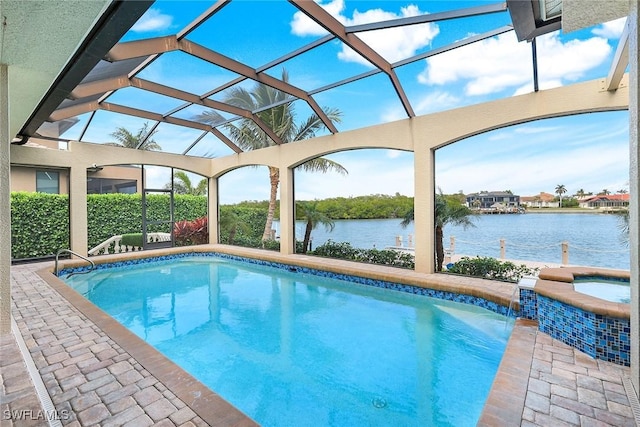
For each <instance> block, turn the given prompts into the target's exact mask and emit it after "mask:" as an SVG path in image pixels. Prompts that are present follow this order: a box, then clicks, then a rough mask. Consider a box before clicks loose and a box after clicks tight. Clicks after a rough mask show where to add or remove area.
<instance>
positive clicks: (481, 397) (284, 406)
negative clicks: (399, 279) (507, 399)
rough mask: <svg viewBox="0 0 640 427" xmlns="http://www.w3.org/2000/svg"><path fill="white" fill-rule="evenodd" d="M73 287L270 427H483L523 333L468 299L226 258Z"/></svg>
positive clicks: (161, 266)
mask: <svg viewBox="0 0 640 427" xmlns="http://www.w3.org/2000/svg"><path fill="white" fill-rule="evenodd" d="M66 282H67V283H68V284H69V285H70V286H72V287H73V288H74V289H75V290H77V291H78V292H80V293H81V294H83V295H84V296H85V297H86V298H88V299H89V300H90V301H92V302H93V303H94V304H96V305H97V306H98V307H100V308H102V309H103V310H104V311H106V312H107V313H108V314H110V315H111V316H112V317H114V318H115V319H116V320H118V321H119V322H120V323H122V324H123V325H124V326H126V327H127V328H128V329H130V330H131V331H133V332H134V333H135V334H136V335H138V336H139V337H140V338H142V339H144V340H145V341H147V342H148V343H149V344H151V345H153V346H154V347H155V348H157V349H158V350H159V351H160V352H162V353H163V354H165V355H166V356H167V357H168V358H169V359H171V360H172V361H174V362H175V363H176V364H178V365H179V366H181V367H182V368H183V369H185V370H186V371H188V372H189V373H191V374H192V375H193V376H194V377H196V378H197V379H198V380H200V381H201V382H202V383H204V384H205V385H206V386H207V387H209V388H211V389H212V390H214V391H215V392H216V393H218V394H219V395H221V396H222V397H223V398H225V399H226V400H227V401H229V402H230V403H231V404H233V405H234V406H236V407H237V408H238V409H240V410H241V411H243V412H244V413H245V414H247V415H248V416H250V417H251V418H253V419H254V420H255V421H257V422H258V423H260V424H261V425H264V426H287V425H291V426H303V425H304V426H314V425H318V426H329V425H336V426H350V425H370V426H377V425H390V426H400V425H402V426H412V425H415V426H425V425H429V426H475V425H476V423H477V421H478V418H479V416H480V413H481V411H482V408H483V405H484V402H485V400H486V398H487V396H488V393H489V390H490V388H491V384H492V382H493V378H494V376H495V374H496V372H497V369H498V365H499V363H500V359H501V357H502V354H503V352H504V349H505V347H506V343H507V339H508V337H509V334H510V332H511V326H512V324H511V322H508V321H507V320H506V318H505V317H504V316H501V315H499V314H496V313H493V312H491V311H489V310H486V309H484V308H480V307H476V306H472V305H468V304H461V303H456V302H451V301H445V300H440V299H435V298H430V297H427V296H419V295H412V294H409V293H405V292H398V291H391V290H387V289H380V288H376V287H373V286H366V285H359V284H355V283H350V282H345V281H341V280H337V279H331V278H327V277H319V276H316V275H313V274H306V273H299V272H291V271H286V270H284V269H280V268H275V267H266V266H258V265H254V264H248V263H243V262H239V261H235V260H229V259H223V258H218V257H215V256H210V257H202V256H198V257H184V258H180V259H177V260H175V259H174V260H169V261H157V262H148V263H143V264H139V265H137V266H135V267H134V268H132V267H115V268H103V269H100V270H97V271H94V272H91V273H89V274H82V275H74V276H72V277H70V278H68V279H66Z"/></svg>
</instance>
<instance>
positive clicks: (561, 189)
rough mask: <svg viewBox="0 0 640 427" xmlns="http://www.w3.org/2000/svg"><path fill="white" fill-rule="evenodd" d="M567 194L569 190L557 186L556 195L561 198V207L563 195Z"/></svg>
mask: <svg viewBox="0 0 640 427" xmlns="http://www.w3.org/2000/svg"><path fill="white" fill-rule="evenodd" d="M566 192H567V188H566V187H565V186H564V185H562V184H558V185H556V194H557V195H558V197H560V206H559V207H562V195H563V194H565V193H566Z"/></svg>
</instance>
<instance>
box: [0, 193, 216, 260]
mask: <svg viewBox="0 0 640 427" xmlns="http://www.w3.org/2000/svg"><path fill="white" fill-rule="evenodd" d="M68 200H69V197H68V196H67V195H62V194H45V193H27V192H12V193H11V251H12V252H11V254H12V257H13V258H14V259H24V258H35V257H44V256H49V255H53V254H55V253H56V252H57V251H58V249H61V248H68V247H69V244H70V243H69V203H68ZM206 215H207V198H206V197H202V196H191V195H182V194H176V195H174V219H175V220H176V221H181V220H193V219H196V218H199V217H203V216H206ZM147 218H149V219H151V220H167V219H169V196H168V195H162V194H153V195H149V196H148V197H147ZM87 222H88V235H89V239H88V240H89V241H88V245H89V248H92V247H94V246H96V245H98V244H100V243H102V242H103V241H105V240H106V239H108V238H109V237H111V236H115V235H119V234H129V233H141V232H142V196H141V195H140V194H90V195H88V196H87ZM149 231H163V232H169V231H170V230H169V229H168V227H167V226H166V225H150V226H149Z"/></svg>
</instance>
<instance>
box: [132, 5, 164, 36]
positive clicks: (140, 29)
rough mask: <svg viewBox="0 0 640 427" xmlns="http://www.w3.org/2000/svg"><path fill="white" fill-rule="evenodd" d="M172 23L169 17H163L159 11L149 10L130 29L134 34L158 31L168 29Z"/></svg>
mask: <svg viewBox="0 0 640 427" xmlns="http://www.w3.org/2000/svg"><path fill="white" fill-rule="evenodd" d="M172 23H173V17H172V16H171V15H165V14H164V13H162V12H160V9H155V8H151V9H149V10H148V11H147V12H146V13H145V14H144V15H142V18H140V19H139V20H138V22H136V23H135V25H134V26H133V27H131V31H134V32H136V33H147V32H151V31H160V30H164V29H166V28H169V27H170V26H171V24H172Z"/></svg>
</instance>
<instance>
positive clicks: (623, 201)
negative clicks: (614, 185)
mask: <svg viewBox="0 0 640 427" xmlns="http://www.w3.org/2000/svg"><path fill="white" fill-rule="evenodd" d="M579 205H580V207H581V208H591V209H609V208H628V207H629V194H598V195H597V196H589V197H586V198H584V199H581V200H580V201H579Z"/></svg>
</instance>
